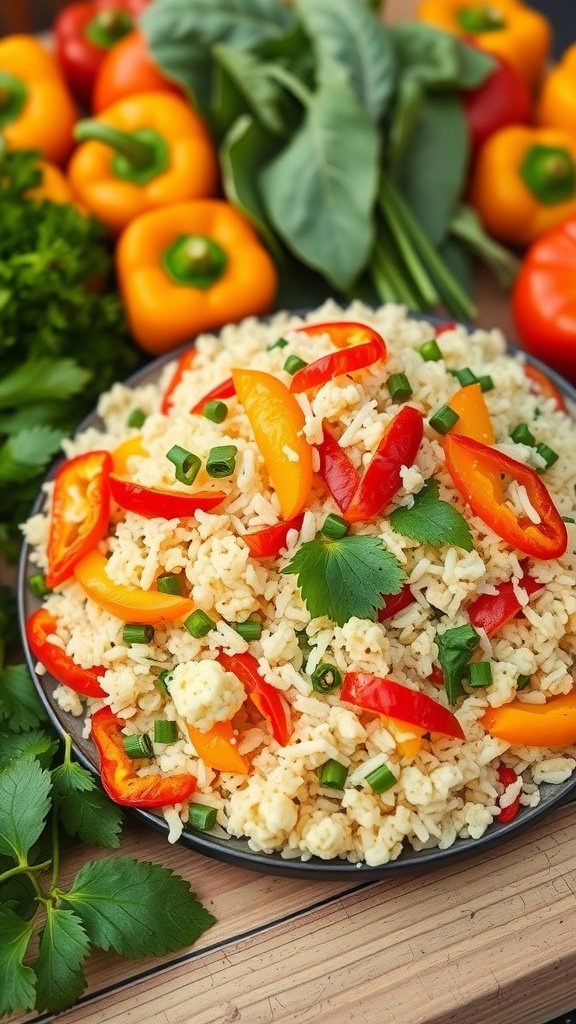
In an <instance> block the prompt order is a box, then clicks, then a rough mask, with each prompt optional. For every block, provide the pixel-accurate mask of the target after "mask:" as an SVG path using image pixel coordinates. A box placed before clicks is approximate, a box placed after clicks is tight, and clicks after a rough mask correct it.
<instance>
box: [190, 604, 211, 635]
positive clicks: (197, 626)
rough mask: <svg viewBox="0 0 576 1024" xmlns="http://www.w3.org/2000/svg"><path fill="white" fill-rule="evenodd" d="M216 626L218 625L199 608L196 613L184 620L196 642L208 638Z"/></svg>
mask: <svg viewBox="0 0 576 1024" xmlns="http://www.w3.org/2000/svg"><path fill="white" fill-rule="evenodd" d="M215 625H216V623H215V622H214V621H213V620H212V619H211V618H210V616H209V615H207V614H206V612H203V611H202V609H201V608H197V609H196V611H194V612H192V614H191V615H189V616H188V618H187V619H185V620H184V626H185V628H186V629H187V630H188V632H189V633H190V636H193V637H194V638H195V639H196V640H199V639H200V637H203V636H206V635H207V634H208V633H209V632H210V630H211V629H214V626H215Z"/></svg>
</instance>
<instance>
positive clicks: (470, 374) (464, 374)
mask: <svg viewBox="0 0 576 1024" xmlns="http://www.w3.org/2000/svg"><path fill="white" fill-rule="evenodd" d="M450 373H451V374H452V376H453V377H456V379H457V381H459V383H460V384H461V385H462V387H463V388H465V387H468V385H469V384H477V383H478V379H477V377H476V374H475V373H474V371H473V370H471V369H470V367H469V366H465V367H464V368H463V369H462V370H450Z"/></svg>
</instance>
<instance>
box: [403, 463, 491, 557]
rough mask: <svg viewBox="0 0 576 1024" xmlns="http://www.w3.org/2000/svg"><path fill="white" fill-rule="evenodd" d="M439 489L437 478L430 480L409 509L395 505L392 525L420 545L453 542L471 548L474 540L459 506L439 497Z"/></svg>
mask: <svg viewBox="0 0 576 1024" xmlns="http://www.w3.org/2000/svg"><path fill="white" fill-rule="evenodd" d="M438 491H439V484H438V481H437V480H428V481H427V482H426V483H425V484H424V487H423V488H422V490H420V491H418V493H417V494H416V495H415V497H414V503H413V504H412V505H411V506H410V508H396V509H394V511H393V512H391V513H390V516H389V520H390V526H391V527H392V528H393V529H394V530H396V533H401V534H402V535H403V536H404V537H409V538H410V539H411V540H416V541H418V543H419V544H433V545H434V546H436V547H439V546H440V545H441V544H454V545H455V546H456V547H459V548H464V550H465V551H472V550H473V549H474V543H473V540H472V534H471V532H470V527H469V526H468V523H467V522H466V520H465V518H464V516H463V515H462V513H461V512H459V511H458V509H456V508H454V506H453V505H451V504H450V503H449V502H448V501H443V500H442V499H441V498H439V497H438Z"/></svg>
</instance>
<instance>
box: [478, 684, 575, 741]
mask: <svg viewBox="0 0 576 1024" xmlns="http://www.w3.org/2000/svg"><path fill="white" fill-rule="evenodd" d="M480 721H481V722H482V724H483V726H484V728H485V729H486V732H489V733H490V735H491V736H496V737H497V738H498V739H500V740H506V741H507V742H508V743H519V744H521V745H522V746H523V747H569V746H571V745H572V744H573V743H576V689H575V690H571V691H570V693H564V694H562V695H561V696H559V697H552V698H551V700H548V701H546V703H545V704H525V703H523V701H519V700H514V701H512V703H511V704H503V705H502V706H501V707H499V708H488V710H487V711H485V712H484V715H483V716H482V718H481V719H480Z"/></svg>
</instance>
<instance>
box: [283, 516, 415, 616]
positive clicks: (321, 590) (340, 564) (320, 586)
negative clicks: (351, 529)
mask: <svg viewBox="0 0 576 1024" xmlns="http://www.w3.org/2000/svg"><path fill="white" fill-rule="evenodd" d="M282 572H283V573H295V574H296V575H297V577H298V586H299V587H300V591H301V594H302V599H303V601H304V602H305V604H306V607H307V608H308V611H309V612H310V614H311V615H312V617H313V618H317V617H318V616H322V615H327V616H328V617H329V618H330V619H332V620H333V622H335V623H336V624H337V625H338V626H343V625H344V624H345V623H346V622H348V620H349V619H351V618H352V617H353V616H356V617H357V618H359V619H371V620H372V621H374V620H375V619H376V618H377V616H378V611H379V609H380V608H383V607H384V602H385V598H386V596H387V595H389V594H398V593H399V592H400V590H401V588H402V584H403V583H405V582H406V578H407V577H406V573H405V572H404V570H403V569H402V567H401V566H400V563H399V561H398V559H397V558H396V556H395V555H393V554H392V553H391V552H390V551H387V550H386V547H385V545H384V542H383V541H382V540H381V539H380V538H379V537H367V536H357V535H352V536H350V535H347V536H345V537H341V538H340V539H339V540H331V539H329V538H328V537H324V536H319V537H316V538H315V539H314V540H311V541H307V542H306V543H305V544H302V545H301V547H299V548H298V551H297V552H296V554H295V555H293V557H292V558H291V560H290V562H289V563H288V565H287V566H285V568H284V569H282Z"/></svg>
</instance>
